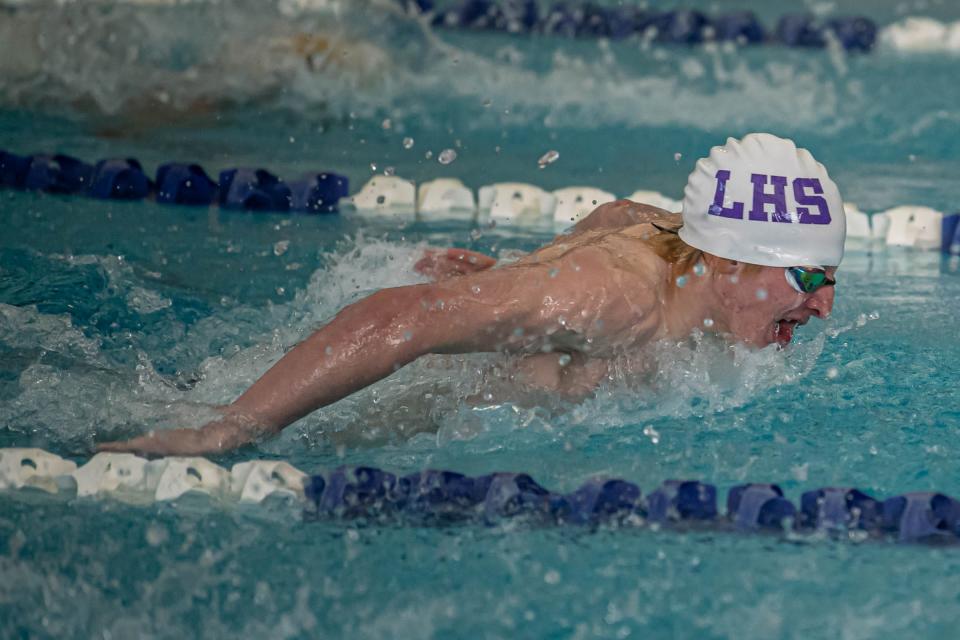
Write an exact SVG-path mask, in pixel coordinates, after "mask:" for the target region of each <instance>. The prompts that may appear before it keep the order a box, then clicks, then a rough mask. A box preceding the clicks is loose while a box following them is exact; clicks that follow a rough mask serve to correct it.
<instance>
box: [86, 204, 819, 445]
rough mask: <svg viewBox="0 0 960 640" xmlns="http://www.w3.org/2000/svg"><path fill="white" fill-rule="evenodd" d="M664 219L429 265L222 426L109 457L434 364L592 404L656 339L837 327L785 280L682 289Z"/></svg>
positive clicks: (295, 408) (251, 432)
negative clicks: (482, 361)
mask: <svg viewBox="0 0 960 640" xmlns="http://www.w3.org/2000/svg"><path fill="white" fill-rule="evenodd" d="M667 215H670V214H667V212H665V211H662V210H660V209H656V208H654V207H649V206H646V205H640V204H637V203H634V202H630V201H628V200H619V201H617V202H614V203H610V204H607V205H603V206H602V207H599V208H598V209H597V210H596V211H594V212H593V213H591V214H590V216H588V217H587V218H586V219H585V220H584V221H582V222H581V223H579V224H578V225H577V226H576V227H575V228H574V230H573V231H572V233H570V234H567V235H562V236H559V237H558V238H556V239H555V240H554V241H553V242H551V243H550V244H548V245H546V246H544V247H542V248H541V249H539V250H537V251H534V252H533V253H531V254H529V255H527V256H524V257H523V258H521V259H520V260H518V261H517V262H515V263H512V264H509V265H505V266H502V267H499V268H496V269H493V268H489V267H491V266H492V262H491V260H492V259H490V258H486V257H484V256H480V254H469V252H459V251H454V252H453V253H450V252H447V253H440V254H433V256H432V257H431V256H430V255H428V256H426V257H425V261H421V263H420V264H419V265H418V268H420V269H421V270H422V271H425V272H428V273H431V274H432V275H433V277H437V278H439V279H438V280H437V281H435V282H433V283H429V284H421V285H413V286H406V287H397V288H392V289H383V290H381V291H378V292H377V293H375V294H373V295H371V296H369V297H368V298H365V299H363V300H361V301H359V302H356V303H354V304H352V305H349V306H348V307H345V308H344V309H343V310H341V311H340V313H338V314H337V315H336V316H335V317H334V318H333V320H331V321H330V322H329V323H328V324H327V325H326V326H324V327H323V328H321V329H319V330H318V331H316V332H315V333H314V334H313V335H311V336H310V337H309V338H307V339H306V340H304V341H303V342H301V343H300V344H299V345H297V346H296V347H295V348H294V349H292V350H291V351H290V352H288V353H287V354H286V355H285V356H284V357H283V358H282V359H281V360H280V361H279V362H277V363H276V364H275V365H274V366H273V367H272V368H271V369H270V370H269V371H267V372H266V373H265V374H264V375H263V376H262V377H261V378H260V379H259V380H257V381H256V382H255V383H254V384H253V386H251V387H250V388H249V389H248V390H247V391H246V392H244V393H243V394H242V395H241V396H240V397H239V398H237V400H236V401H234V402H233V404H231V405H229V406H227V407H225V408H224V409H223V413H224V415H223V418H221V419H218V420H216V421H214V422H211V423H209V424H207V425H205V426H204V427H203V428H201V429H199V430H196V429H173V430H162V431H155V432H151V433H149V434H147V435H145V436H142V437H139V438H134V439H133V440H130V441H127V442H116V443H105V444H102V445H100V446H99V450H101V451H134V452H138V453H142V454H147V455H171V454H173V455H198V454H204V453H210V452H222V451H227V450H230V449H234V448H236V447H238V446H241V445H243V444H247V443H249V442H252V441H254V440H257V439H259V438H262V437H265V436H269V435H273V434H276V433H278V432H279V431H281V430H282V429H283V428H284V427H285V426H287V425H288V424H290V423H292V422H294V421H296V420H297V419H299V418H301V417H303V416H304V415H306V414H308V413H310V412H312V411H314V410H316V409H318V408H320V407H322V406H325V405H328V404H331V403H333V402H336V401H337V400H339V399H341V398H343V397H345V396H348V395H350V394H351V393H353V392H355V391H357V390H359V389H362V388H364V387H366V386H368V385H370V384H372V383H374V382H376V381H378V380H380V379H382V378H385V377H386V376H388V375H390V374H391V373H393V372H394V371H396V370H397V369H399V368H400V367H403V366H404V365H406V364H408V363H410V362H412V361H414V360H416V359H417V358H419V357H420V356H423V355H427V354H431V353H447V354H450V353H473V352H503V353H508V354H515V355H519V356H521V357H522V359H521V360H520V363H519V365H518V373H517V375H518V378H519V381H520V382H521V383H522V384H523V385H526V386H529V387H533V388H538V389H550V390H553V391H556V392H558V393H564V394H567V395H569V396H571V397H582V396H583V395H586V394H588V393H590V391H592V389H593V388H595V386H596V385H597V383H598V382H599V381H600V380H601V379H602V378H603V376H604V375H606V361H607V360H608V359H610V358H612V357H615V356H617V355H618V354H621V353H624V352H627V351H631V350H636V349H638V348H640V347H643V346H644V345H646V344H648V343H650V342H651V341H654V340H661V339H681V338H684V337H686V336H688V335H689V334H690V333H691V332H692V331H693V330H694V329H700V330H703V331H705V332H711V333H718V334H721V335H724V336H727V337H728V338H729V339H730V340H733V341H738V342H743V343H746V344H749V345H753V346H757V347H764V346H767V345H770V344H773V343H779V344H781V345H785V344H787V343H789V341H790V339H791V338H792V332H793V328H794V327H795V326H797V325H799V324H804V323H806V322H807V321H808V320H809V319H810V318H811V317H814V316H816V317H820V318H824V317H826V316H827V315H829V313H830V310H831V309H832V306H833V295H834V292H833V287H823V288H821V289H819V290H818V291H816V292H815V293H812V294H802V293H798V292H797V291H795V290H794V289H793V288H792V287H791V286H790V285H789V284H788V283H787V281H786V279H785V277H784V270H783V269H782V268H773V267H761V268H759V269H758V268H753V269H747V268H746V267H747V265H745V264H743V263H737V262H734V261H731V260H725V259H722V258H717V257H715V256H711V255H706V256H705V257H704V267H705V272H704V273H703V275H699V276H698V275H693V274H688V275H687V281H686V284H685V285H684V286H683V287H677V286H676V284H675V282H676V278H677V276H678V275H680V274H677V273H675V272H674V269H673V268H672V266H671V265H669V264H667V263H666V262H665V261H664V260H662V259H661V258H660V257H659V256H657V255H656V254H655V253H654V252H653V251H652V250H651V249H650V248H649V247H648V246H647V244H646V242H645V240H646V239H647V238H649V237H650V236H651V235H653V234H655V233H657V232H658V231H657V229H656V228H654V227H653V226H652V225H651V224H650V223H649V222H650V221H651V220H655V219H658V218H662V217H663V216H667ZM461 256H462V257H461ZM471 258H475V260H471ZM484 258H486V259H484ZM468 265H469V266H468ZM834 271H835V270H834V269H830V270H829V271H828V273H829V275H831V277H832V276H833V275H834ZM453 276H456V277H453ZM758 291H763V292H764V294H761V295H759V296H758ZM705 319H709V320H710V321H712V322H708V323H706V324H705V323H704V320H705ZM708 325H709V326H708ZM558 354H567V355H569V356H570V357H569V358H563V359H561V358H560V357H559V356H558Z"/></svg>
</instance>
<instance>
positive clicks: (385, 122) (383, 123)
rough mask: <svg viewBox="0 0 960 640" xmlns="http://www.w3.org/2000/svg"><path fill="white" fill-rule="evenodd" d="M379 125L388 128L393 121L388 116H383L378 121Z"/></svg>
mask: <svg viewBox="0 0 960 640" xmlns="http://www.w3.org/2000/svg"><path fill="white" fill-rule="evenodd" d="M380 126H381V127H383V128H384V129H390V128H391V127H392V126H393V122H392V121H391V120H390V118H384V119H383V122H381V123H380Z"/></svg>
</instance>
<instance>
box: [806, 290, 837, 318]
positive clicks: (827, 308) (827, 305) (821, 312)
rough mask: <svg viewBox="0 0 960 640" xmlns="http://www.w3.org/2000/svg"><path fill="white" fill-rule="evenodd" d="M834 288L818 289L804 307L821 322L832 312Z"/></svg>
mask: <svg viewBox="0 0 960 640" xmlns="http://www.w3.org/2000/svg"><path fill="white" fill-rule="evenodd" d="M835 293H836V292H835V291H834V287H820V288H819V289H817V290H816V291H814V292H813V293H811V294H810V296H809V297H808V298H807V302H806V305H805V306H806V307H807V308H808V309H810V310H811V311H812V312H813V315H815V316H817V317H818V318H820V319H821V320H824V319H826V318H828V317H830V312H831V311H833V297H834V295H835Z"/></svg>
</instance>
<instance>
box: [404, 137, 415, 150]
mask: <svg viewBox="0 0 960 640" xmlns="http://www.w3.org/2000/svg"><path fill="white" fill-rule="evenodd" d="M403 148H404V149H412V148H413V138H409V137H408V138H404V139H403Z"/></svg>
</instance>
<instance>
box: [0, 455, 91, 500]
mask: <svg viewBox="0 0 960 640" xmlns="http://www.w3.org/2000/svg"><path fill="white" fill-rule="evenodd" d="M76 468H77V465H76V463H75V462H72V461H70V460H64V459H63V458H61V457H60V456H57V455H54V454H52V453H49V452H47V451H44V450H43V449H32V448H29V449H27V448H25V449H0V490H3V489H24V488H34V489H40V490H42V491H46V492H47V493H59V492H60V491H61V490H64V489H66V488H67V487H69V488H70V489H71V490H72V488H73V480H72V478H70V474H72V473H73V472H74V471H75V470H76Z"/></svg>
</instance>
